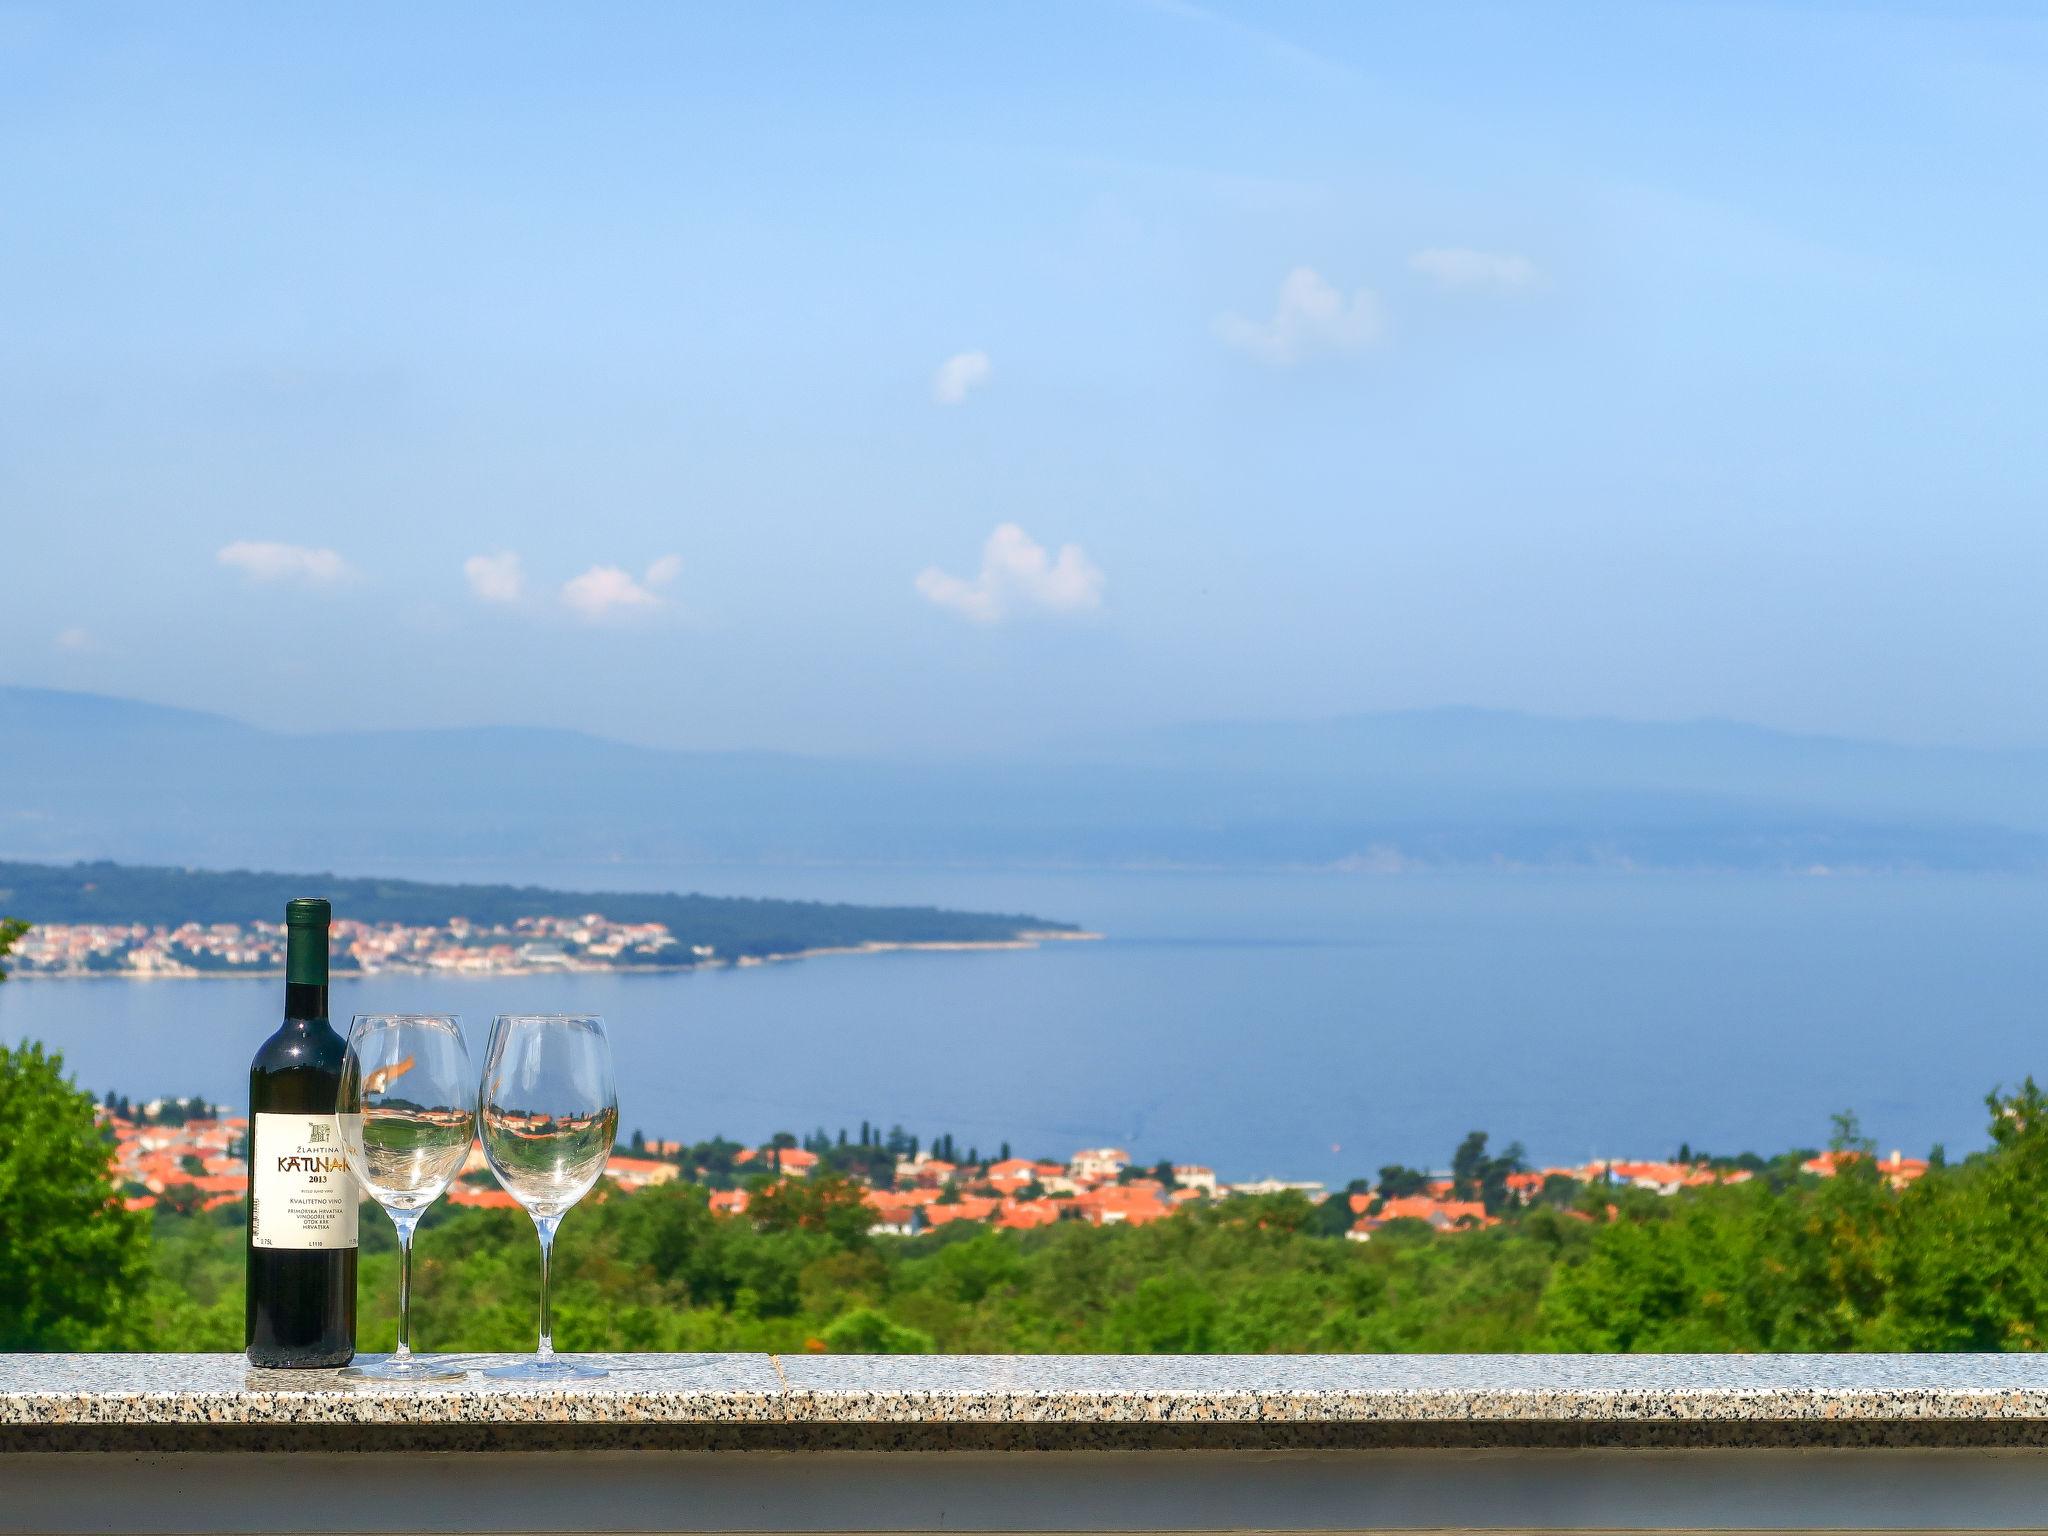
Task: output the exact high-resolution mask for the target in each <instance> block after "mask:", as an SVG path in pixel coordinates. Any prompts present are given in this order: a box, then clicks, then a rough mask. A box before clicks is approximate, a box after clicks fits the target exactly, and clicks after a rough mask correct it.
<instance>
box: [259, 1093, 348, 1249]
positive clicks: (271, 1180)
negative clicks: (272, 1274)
mask: <svg viewBox="0 0 2048 1536" xmlns="http://www.w3.org/2000/svg"><path fill="white" fill-rule="evenodd" d="M357 1118H358V1117H357V1116H355V1115H345V1116H344V1115H271V1114H259V1115H257V1116H255V1124H253V1125H252V1126H251V1127H250V1128H249V1129H250V1131H251V1137H250V1144H249V1153H250V1156H249V1241H250V1242H251V1243H253V1244H254V1245H255V1246H256V1247H258V1248H353V1247H355V1245H356V1206H357V1203H358V1197H357V1194H356V1181H355V1176H354V1175H353V1174H351V1173H350V1172H349V1171H348V1159H347V1157H346V1156H345V1155H344V1152H343V1148H344V1147H345V1146H346V1145H347V1143H346V1142H345V1141H344V1140H343V1137H344V1136H345V1135H347V1134H348V1133H349V1132H350V1131H351V1130H353V1127H352V1126H347V1125H344V1124H343V1121H344V1120H350V1121H352V1120H355V1119H357Z"/></svg>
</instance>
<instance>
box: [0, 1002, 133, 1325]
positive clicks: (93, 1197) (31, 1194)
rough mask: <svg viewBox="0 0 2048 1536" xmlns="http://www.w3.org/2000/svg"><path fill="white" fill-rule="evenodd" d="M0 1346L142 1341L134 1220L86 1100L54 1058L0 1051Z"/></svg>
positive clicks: (26, 1050) (32, 1049)
mask: <svg viewBox="0 0 2048 1536" xmlns="http://www.w3.org/2000/svg"><path fill="white" fill-rule="evenodd" d="M0 1126H5V1127H6V1134H5V1135H4V1136H0V1350H29V1349H33V1350H79V1349H118V1348H122V1347H123V1346H125V1345H132V1344H140V1343H142V1342H144V1334H145V1332H146V1322H145V1319H144V1317H143V1314H142V1310H141V1307H140V1306H139V1302H140V1299H141V1297H142V1295H143V1292H144V1290H145V1288H146V1285H147V1282H148V1265H149V1250H148V1247H147V1234H146V1232H145V1230H144V1227H143V1223H142V1219H141V1218H140V1217H139V1216H138V1215H136V1214H135V1213H133V1212H131V1211H129V1210H127V1209H126V1208H125V1207H124V1206H123V1205H122V1204H121V1202H120V1200H119V1198H118V1197H117V1196H116V1195H115V1192H114V1187H113V1183H112V1180H111V1178H110V1176H109V1172H108V1167H107V1143H106V1140H105V1138H104V1137H102V1136H101V1134H100V1128H99V1126H98V1125H97V1124H96V1123H95V1122H94V1120H93V1100H92V1095H91V1094H89V1093H83V1092H81V1091H80V1090H78V1089H77V1088H75V1087H73V1086H72V1085H71V1084H70V1083H68V1082H66V1081H65V1079H64V1075H63V1059H62V1058H61V1057H58V1056H53V1055H46V1054H45V1053H44V1051H43V1048H42V1047H41V1046H40V1045H37V1044H33V1043H30V1042H24V1043H23V1044H22V1045H21V1047H20V1048H19V1049H18V1050H9V1049H8V1048H7V1047H5V1046H0Z"/></svg>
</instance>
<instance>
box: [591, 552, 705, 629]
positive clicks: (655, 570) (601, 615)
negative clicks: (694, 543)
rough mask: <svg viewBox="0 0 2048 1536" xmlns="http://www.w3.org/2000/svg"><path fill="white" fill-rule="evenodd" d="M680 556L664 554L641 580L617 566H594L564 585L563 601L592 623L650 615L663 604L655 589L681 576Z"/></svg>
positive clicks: (681, 562) (681, 564)
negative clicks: (636, 615) (633, 615)
mask: <svg viewBox="0 0 2048 1536" xmlns="http://www.w3.org/2000/svg"><path fill="white" fill-rule="evenodd" d="M682 570H683V560H682V556H680V555H663V556H662V557H661V558H660V559H659V560H657V561H655V562H654V564H652V565H650V566H649V567H647V572H646V574H645V575H644V576H643V577H641V578H640V579H639V580H638V581H636V580H634V579H633V577H632V575H631V574H629V573H628V572H626V571H623V570H621V569H620V568H619V567H618V566H616V565H593V566H592V567H591V568H590V569H589V570H587V571H585V572H584V573H583V574H582V575H581V576H573V577H571V578H570V579H569V580H568V581H566V582H564V583H563V584H562V601H563V602H564V603H566V604H567V605H568V607H569V609H570V611H571V612H573V613H575V614H576V615H577V616H578V617H579V618H582V619H584V620H586V621H587V622H589V623H592V624H597V623H601V622H603V621H605V620H607V619H614V618H625V617H628V616H630V615H632V614H635V613H647V612H651V611H652V610H654V609H656V608H660V607H662V606H663V605H664V599H663V598H662V597H661V595H660V594H659V593H658V592H656V591H655V590H654V589H655V588H656V587H665V586H667V585H668V584H669V583H670V582H672V581H674V580H675V579H676V577H677V576H679V575H681V574H682Z"/></svg>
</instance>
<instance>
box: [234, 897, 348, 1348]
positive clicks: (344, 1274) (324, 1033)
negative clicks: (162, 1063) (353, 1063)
mask: <svg viewBox="0 0 2048 1536" xmlns="http://www.w3.org/2000/svg"><path fill="white" fill-rule="evenodd" d="M332 918H333V912H332V909H331V908H330V907H329V906H328V904H327V903H326V902H325V901H321V900H318V899H305V900H299V901H293V902H288V903H287V904H286V905H285V917H284V921H285V961H284V1022H283V1023H282V1024H280V1025H279V1026H278V1029H277V1033H276V1034H274V1035H272V1036H271V1037H270V1038H269V1039H268V1040H266V1041H264V1042H263V1045H262V1048H261V1049H259V1050H258V1051H257V1052H256V1059H255V1060H254V1061H253V1062H251V1063H250V1064H249V1243H248V1247H249V1292H248V1327H247V1330H246V1344H247V1348H248V1352H249V1363H250V1364H252V1365H264V1366H333V1365H346V1364H348V1362H349V1361H350V1359H352V1358H353V1357H354V1355H355V1352H356V1203H357V1197H356V1188H355V1179H354V1176H353V1175H351V1174H350V1173H349V1171H348V1165H347V1162H346V1159H345V1157H344V1154H343V1145H344V1144H343V1140H342V1136H343V1132H344V1130H345V1129H348V1127H346V1126H345V1125H344V1123H343V1122H344V1117H345V1116H347V1115H349V1114H351V1113H353V1112H356V1106H355V1105H352V1104H345V1103H343V1102H342V1101H341V1093H342V1063H343V1061H344V1059H345V1057H346V1056H347V1051H348V1046H347V1042H345V1041H344V1040H343V1039H342V1038H341V1036H340V1035H338V1034H336V1033H335V1032H334V1026H333V1025H331V1024H329V1023H328V1022H327V927H328V924H329V922H330V921H331V920H332Z"/></svg>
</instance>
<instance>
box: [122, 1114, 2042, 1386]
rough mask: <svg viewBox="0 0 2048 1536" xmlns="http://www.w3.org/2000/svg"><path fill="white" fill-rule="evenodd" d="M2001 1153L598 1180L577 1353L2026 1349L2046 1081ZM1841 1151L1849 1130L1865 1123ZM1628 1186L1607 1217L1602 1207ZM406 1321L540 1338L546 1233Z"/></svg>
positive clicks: (377, 1273)
mask: <svg viewBox="0 0 2048 1536" xmlns="http://www.w3.org/2000/svg"><path fill="white" fill-rule="evenodd" d="M1991 1104H1992V1110H1993V1115H1992V1137H1993V1146H1992V1148H1991V1150H1989V1151H1988V1152H1986V1153H1983V1154H1980V1155H1977V1156H1974V1157H1972V1158H1970V1159H1968V1160H1967V1161H1966V1162H1963V1163H1960V1164H1956V1165H1950V1166H1939V1165H1938V1166H1936V1167H1935V1168H1934V1169H1933V1170H1932V1171H1930V1172H1929V1173H1928V1174H1927V1176H1926V1177H1925V1178H1923V1179H1921V1180H1920V1181H1919V1182H1918V1183H1916V1184H1914V1185H1912V1186H1911V1187H1909V1188H1907V1189H1905V1190H1904V1191H1894V1190H1892V1189H1891V1188H1889V1187H1888V1186H1887V1185H1886V1184H1885V1183H1883V1182H1882V1181H1881V1180H1880V1178H1879V1177H1878V1175H1877V1173H1876V1171H1875V1168H1874V1166H1873V1165H1872V1163H1871V1162H1870V1160H1869V1159H1868V1158H1865V1159H1863V1160H1861V1162H1860V1163H1859V1162H1856V1161H1851V1162H1850V1163H1848V1164H1847V1166H1846V1169H1845V1171H1844V1172H1843V1173H1842V1174H1840V1175H1838V1176H1837V1177H1835V1178H1832V1179H1819V1178H1814V1177H1812V1176H1809V1175H1798V1174H1796V1173H1790V1172H1787V1171H1786V1170H1784V1169H1782V1168H1774V1169H1773V1170H1772V1172H1771V1175H1770V1176H1767V1177H1766V1176H1760V1177H1757V1178H1755V1179H1753V1180H1751V1181H1750V1182H1748V1183H1745V1184H1738V1185H1731V1186H1725V1187H1720V1188H1711V1189H1706V1190H1701V1191H1697V1192H1693V1193H1688V1194H1681V1195H1677V1196H1673V1197H1670V1198H1659V1197H1657V1196H1654V1195H1650V1194H1645V1193H1640V1192H1634V1191H1628V1192H1618V1191H1617V1192H1613V1193H1612V1194H1611V1195H1610V1193H1609V1192H1606V1191H1591V1192H1589V1193H1588V1194H1587V1195H1586V1196H1584V1197H1582V1200H1581V1203H1580V1205H1579V1207H1578V1208H1576V1209H1571V1210H1561V1209H1557V1208H1555V1207H1554V1206H1552V1205H1547V1204H1545V1205H1538V1206H1535V1207H1531V1208H1529V1209H1526V1210H1522V1211H1519V1212H1515V1213H1513V1214H1511V1215H1510V1216H1509V1218H1508V1219H1507V1220H1505V1221H1503V1222H1501V1223H1500V1224H1499V1225H1497V1226H1493V1227H1490V1228H1487V1229H1485V1230H1481V1231H1467V1232H1456V1233H1447V1234H1433V1233H1432V1232H1430V1231H1429V1230H1428V1229H1427V1228H1426V1227H1424V1226H1422V1225H1421V1224H1420V1223H1408V1222H1395V1223H1392V1224H1390V1225H1388V1226H1386V1227H1383V1228H1381V1229H1380V1230H1379V1231H1378V1232H1377V1233H1376V1234H1375V1235H1374V1237H1373V1239H1372V1241H1371V1242H1368V1243H1356V1242H1347V1241H1345V1240H1343V1239H1342V1238H1341V1237H1337V1236H1332V1235H1326V1234H1327V1233H1328V1230H1329V1224H1328V1223H1325V1222H1322V1221H1320V1220H1319V1214H1320V1213H1319V1212H1318V1209H1317V1208H1316V1207H1314V1206H1311V1205H1309V1204H1308V1203H1307V1202H1305V1201H1303V1200H1301V1199H1300V1198H1298V1197H1295V1196H1274V1197H1270V1198H1264V1199H1239V1200H1229V1201H1224V1202H1221V1203H1219V1204H1217V1205H1214V1206H1211V1207H1208V1208H1206V1209H1197V1210H1194V1211H1190V1212H1187V1213H1184V1214H1182V1215H1180V1216H1178V1217H1175V1218H1173V1219H1171V1220H1167V1221H1160V1222H1156V1223H1153V1224H1151V1225H1148V1226H1144V1227H1135V1228H1134V1227H1107V1228H1095V1227H1090V1226H1086V1225H1084V1224H1081V1223H1075V1222H1062V1223H1060V1224H1058V1225H1056V1226H1053V1227H1049V1228H1044V1229H1041V1230H1038V1231H1033V1232H1024V1233H1009V1232H994V1231H989V1230H986V1229H982V1228H978V1227H973V1226H970V1225H968V1224H966V1223H961V1224H957V1225H954V1226H950V1227H947V1228H945V1229H943V1230H942V1231H940V1232H938V1233H935V1234H933V1235H930V1236H927V1237H921V1238H915V1239H897V1238H874V1237H870V1236H869V1235H868V1233H867V1217H866V1214H865V1213H864V1212H863V1211H862V1210H861V1209H860V1208H859V1206H858V1198H859V1196H858V1191H857V1189H855V1188H854V1187H853V1186H852V1185H850V1184H847V1183H845V1182H843V1181H841V1180H838V1179H836V1178H833V1177H830V1176H826V1177H823V1178H820V1179H818V1180H816V1181H813V1182H810V1183H796V1182H792V1183H790V1184H788V1185H785V1186H784V1188H783V1189H782V1190H780V1191H778V1192H776V1193H775V1194H773V1195H771V1196H767V1197H763V1198H757V1200H756V1203H755V1205H754V1208H753V1211H752V1212H751V1215H750V1219H744V1220H739V1219H731V1218H726V1217H719V1216H713V1215H712V1214H711V1213H710V1212H709V1210H708V1209H707V1208H706V1206H705V1203H704V1193H703V1191H702V1190H701V1189H698V1188H695V1187H691V1186H674V1185H671V1186H668V1187H666V1188H662V1189H653V1190H647V1191H643V1192H641V1193H638V1194H633V1195H617V1194H613V1195H610V1196H609V1197H608V1198H605V1199H602V1200H593V1201H590V1202H586V1203H585V1204H584V1205H583V1206H581V1207H579V1208H578V1209H577V1210H576V1211H575V1212H574V1213H572V1214H571V1216H570V1218H569V1220H568V1222H567V1223H566V1224H565V1226H564V1227H563V1230H562V1235H561V1240H560V1246H559V1247H558V1249H557V1253H558V1258H559V1262H558V1267H557V1270H556V1274H557V1277H558V1278H557V1291H556V1298H557V1299H556V1312H555V1325H556V1339H557V1342H558V1343H559V1344H560V1345H561V1346H562V1347H564V1348H569V1349H628V1350H638V1349H684V1350H688V1349H769V1350H778V1351H801V1350H805V1349H813V1350H817V1349H830V1350H836V1351H848V1352H870V1351H905V1352H914V1351H921V1350H931V1349H941V1350H957V1351H992V1352H1008V1351H1046V1352H1063V1351H1084V1350H1101V1351H1138V1352H1183V1351H1253V1352H1260V1351H1302V1350H1336V1351H1435V1350H1445V1351H1475V1350H1476V1351H1484V1350H1497V1351H1517V1350H1602V1351H1605V1350H1681V1349H1683V1350H1822V1349H1827V1350H1835V1349H1842V1350H1859V1349H1900V1350H1949V1349H1967V1350H1985V1349H1992V1350H1996V1349H2034V1348H2039V1347H2041V1346H2042V1344H2043V1342H2044V1339H2048V1222H2044V1220H2043V1216H2044V1214H2048V1098H2044V1096H2043V1095H2042V1094H2041V1093H2040V1092H2039V1091H2038V1090H2037V1089H2036V1088H2035V1087H2034V1086H2033V1084H2032V1083H2031V1082H2030V1083H2028V1084H2027V1085H2026V1086H2025V1087H2024V1088H2022V1089H2021V1090H2020V1091H2019V1092H2018V1093H2017V1094H2014V1095H2012V1096H2010V1097H2006V1098H1994V1099H1993V1100H1992V1101H1991ZM1838 1144H1845V1149H1846V1150H1855V1146H1854V1133H1853V1127H1850V1126H1845V1127H1844V1128H1843V1132H1842V1135H1841V1136H1839V1137H1838ZM1610 1204H1611V1206H1612V1213H1611V1215H1610V1212H1609V1206H1610ZM155 1231H156V1284H155V1289H154V1292H153V1296H154V1310H155V1322H154V1331H153V1333H152V1340H153V1345H154V1347H156V1348H160V1349H233V1348H236V1347H238V1346H239V1344H240V1330H241V1263H242V1249H241V1231H240V1226H239V1217H238V1216H237V1214H236V1213H235V1212H234V1211H233V1210H226V1211H221V1212H216V1213H214V1214H212V1215H208V1216H173V1215H161V1216H159V1217H158V1218H157V1219H156V1226H155ZM363 1233H364V1263H363V1270H362V1274H363V1280H362V1284H363V1290H362V1294H361V1305H362V1317H363V1325H362V1345H363V1347H364V1348H365V1349H383V1348H388V1347H389V1346H390V1342H391V1337H392V1327H393V1310H394V1305H395V1300H396V1267H395V1266H396V1260H395V1249H394V1246H393V1243H392V1241H391V1236H390V1230H389V1227H388V1224H385V1223H383V1222H382V1221H381V1219H380V1218H378V1217H377V1216H376V1215H375V1214H374V1213H372V1212H367V1211H366V1212H365V1214H364V1224H363ZM415 1274H416V1279H415V1287H416V1288H415V1302H414V1306H415V1313H414V1324H413V1328H414V1333H413V1336H414V1340H415V1343H416V1344H417V1345H418V1346H419V1347H421V1348H425V1349H450V1350H501V1349H502V1350H512V1349H522V1348H527V1347H530V1346H531V1344H532V1342H533V1308H534V1296H535V1284H536V1267H535V1243H534V1238H533V1232H532V1228H531V1225H530V1223H529V1222H528V1221H527V1220H526V1218H525V1217H524V1216H523V1215H521V1214H519V1213H518V1212H516V1211H475V1210H457V1211H451V1210H448V1209H446V1208H445V1207H444V1208H441V1209H439V1210H437V1211H436V1212H435V1213H434V1215H432V1216H431V1217H430V1218H429V1220H428V1223H427V1225H426V1226H425V1227H424V1228H423V1229H422V1231H421V1234H420V1239H419V1247H418V1259H417V1266H416V1271H415Z"/></svg>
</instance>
